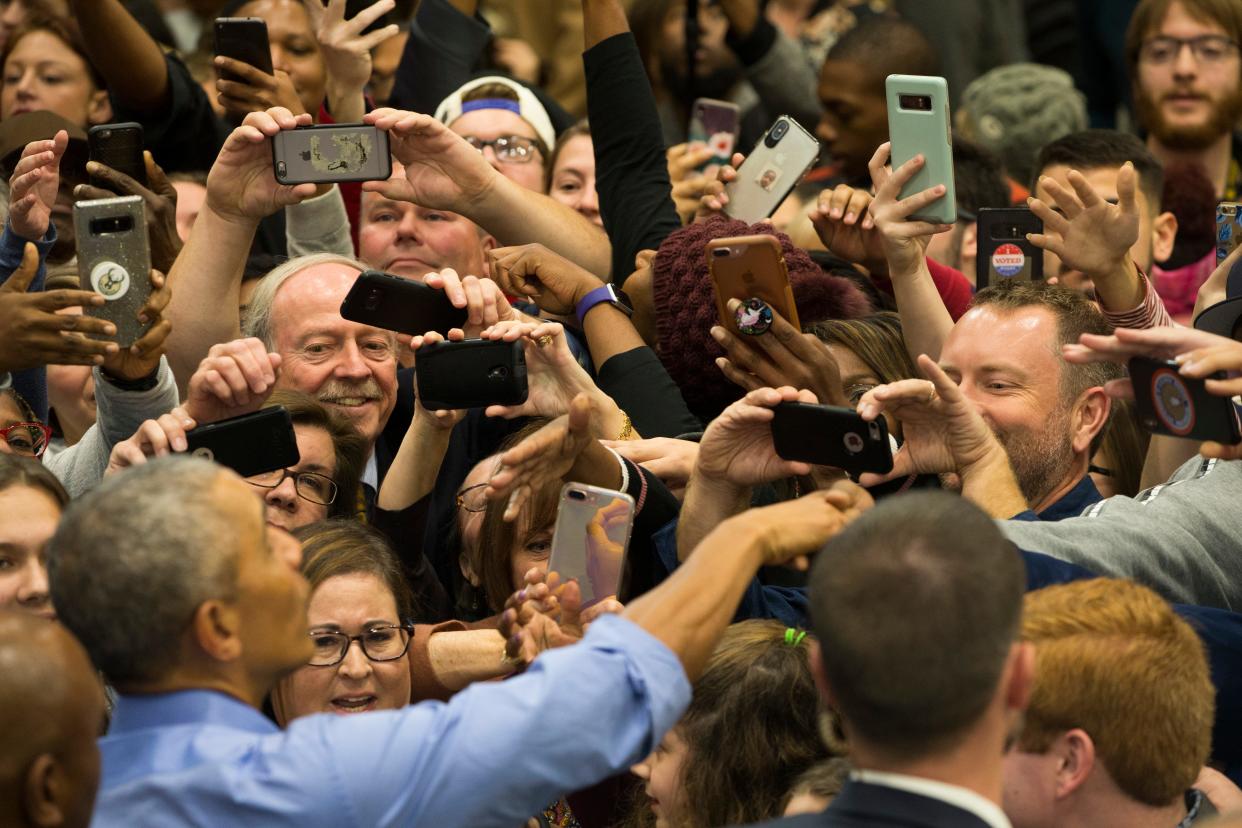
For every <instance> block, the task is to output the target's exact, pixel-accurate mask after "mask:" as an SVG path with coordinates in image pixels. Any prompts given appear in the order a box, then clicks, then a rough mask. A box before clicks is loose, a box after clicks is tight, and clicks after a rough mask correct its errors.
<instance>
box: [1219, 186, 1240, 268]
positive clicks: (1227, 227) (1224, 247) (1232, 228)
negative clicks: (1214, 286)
mask: <svg viewBox="0 0 1242 828" xmlns="http://www.w3.org/2000/svg"><path fill="white" fill-rule="evenodd" d="M1239 206H1240V205H1239V204H1238V203H1237V202H1235V201H1222V202H1221V203H1220V204H1218V205H1216V263H1217V264H1220V263H1221V262H1223V261H1224V260H1225V258H1226V257H1227V256H1228V255H1229V254H1230V253H1232V252H1233V249H1234V248H1235V247H1237V246H1238V245H1239V244H1242V210H1239V209H1238V208H1239Z"/></svg>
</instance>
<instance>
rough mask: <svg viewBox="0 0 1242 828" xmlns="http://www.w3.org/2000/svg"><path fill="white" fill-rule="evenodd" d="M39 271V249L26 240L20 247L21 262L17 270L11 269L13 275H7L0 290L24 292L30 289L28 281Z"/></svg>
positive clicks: (31, 280) (32, 279)
mask: <svg viewBox="0 0 1242 828" xmlns="http://www.w3.org/2000/svg"><path fill="white" fill-rule="evenodd" d="M38 271H39V251H38V250H36V249H35V246H34V245H33V244H32V243H30V242H26V246H25V247H23V248H22V263H21V264H20V265H18V266H17V270H15V271H13V275H11V276H9V278H8V281H6V282H5V283H4V285H3V287H0V290H4V291H7V292H9V293H25V292H26V291H27V290H29V289H30V283H31V282H33V281H34V278H35V274H36V273H37V272H38Z"/></svg>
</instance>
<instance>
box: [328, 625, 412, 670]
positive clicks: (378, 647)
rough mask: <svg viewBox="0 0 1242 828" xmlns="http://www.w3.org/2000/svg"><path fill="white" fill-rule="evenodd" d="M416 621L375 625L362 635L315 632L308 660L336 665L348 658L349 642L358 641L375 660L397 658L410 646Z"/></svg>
mask: <svg viewBox="0 0 1242 828" xmlns="http://www.w3.org/2000/svg"><path fill="white" fill-rule="evenodd" d="M413 631H414V625H413V624H385V625H384V626H381V627H372V628H371V629H369V630H367V631H366V632H364V633H362V634H361V635H347V634H346V633H343V632H313V633H311V634H310V637H311V646H312V647H313V648H314V652H313V654H312V655H311V657H310V661H308V662H307V663H308V664H309V665H310V666H311V667H334V666H336V665H337V664H340V663H341V662H342V661H344V660H345V655H346V654H347V653H348V652H349V645H350V644H352V643H353V642H355V641H357V642H358V645H359V646H361V647H362V654H363V655H364V656H366V657H367V658H369V659H371V661H396V660H397V659H399V658H401V656H403V655H405V651H406V650H408V649H409V648H410V635H411V634H412V633H413Z"/></svg>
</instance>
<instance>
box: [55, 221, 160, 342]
mask: <svg viewBox="0 0 1242 828" xmlns="http://www.w3.org/2000/svg"><path fill="white" fill-rule="evenodd" d="M73 226H74V230H75V232H76V233H77V251H78V280H79V282H80V284H81V286H82V289H83V290H93V291H95V292H96V293H98V294H100V295H102V296H103V298H104V299H105V302H104V304H103V305H102V306H100V307H92V308H87V309H86V310H85V312H86V313H89V314H90V315H91V316H94V317H97V318H99V319H107V320H108V321H110V322H112V323H113V324H114V325H116V336H114V337H105V336H100V337H97V338H98V339H112V340H114V341H115V342H116V343H117V344H118V345H120V346H121V347H122V348H128V347H129V346H131V345H133V344H134V343H135V342H137V341H138V340H139V339H141V338H142V335H143V334H145V333H146V332H147V331H148V330H149V329H150V328H151V324H150V323H149V322H148V323H145V324H144V323H142V322H139V321H138V311H140V310H142V306H143V305H145V304H146V303H147V299H148V298H149V297H150V296H151V249H150V244H149V242H148V240H147V219H146V209H145V207H144V206H143V203H142V198H141V197H139V196H119V197H117V198H100V199H96V200H94V201H79V202H77V203H76V204H74V205H73Z"/></svg>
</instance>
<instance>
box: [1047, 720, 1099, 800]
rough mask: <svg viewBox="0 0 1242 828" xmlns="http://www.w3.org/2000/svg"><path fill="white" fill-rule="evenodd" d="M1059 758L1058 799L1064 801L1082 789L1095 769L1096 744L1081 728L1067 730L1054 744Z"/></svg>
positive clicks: (1056, 790)
mask: <svg viewBox="0 0 1242 828" xmlns="http://www.w3.org/2000/svg"><path fill="white" fill-rule="evenodd" d="M1050 749H1051V750H1053V751H1055V752H1056V754H1057V758H1058V760H1059V761H1058V764H1057V782H1056V789H1055V792H1056V797H1057V799H1064V798H1065V797H1067V796H1070V795H1071V794H1073V793H1074V791H1076V790H1078V789H1079V788H1080V787H1082V785H1083V783H1084V782H1086V781H1087V779H1088V777H1090V776H1091V771H1092V770H1093V769H1094V768H1095V742H1093V741H1092V740H1091V736H1090V734H1088V733H1087V731H1085V730H1082V729H1080V728H1074V729H1072V730H1067V731H1066V732H1065V733H1063V734H1061V736H1060V737H1059V738H1058V739H1057V740H1056V741H1055V742H1054V743H1053V744H1052V747H1051V748H1050Z"/></svg>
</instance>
